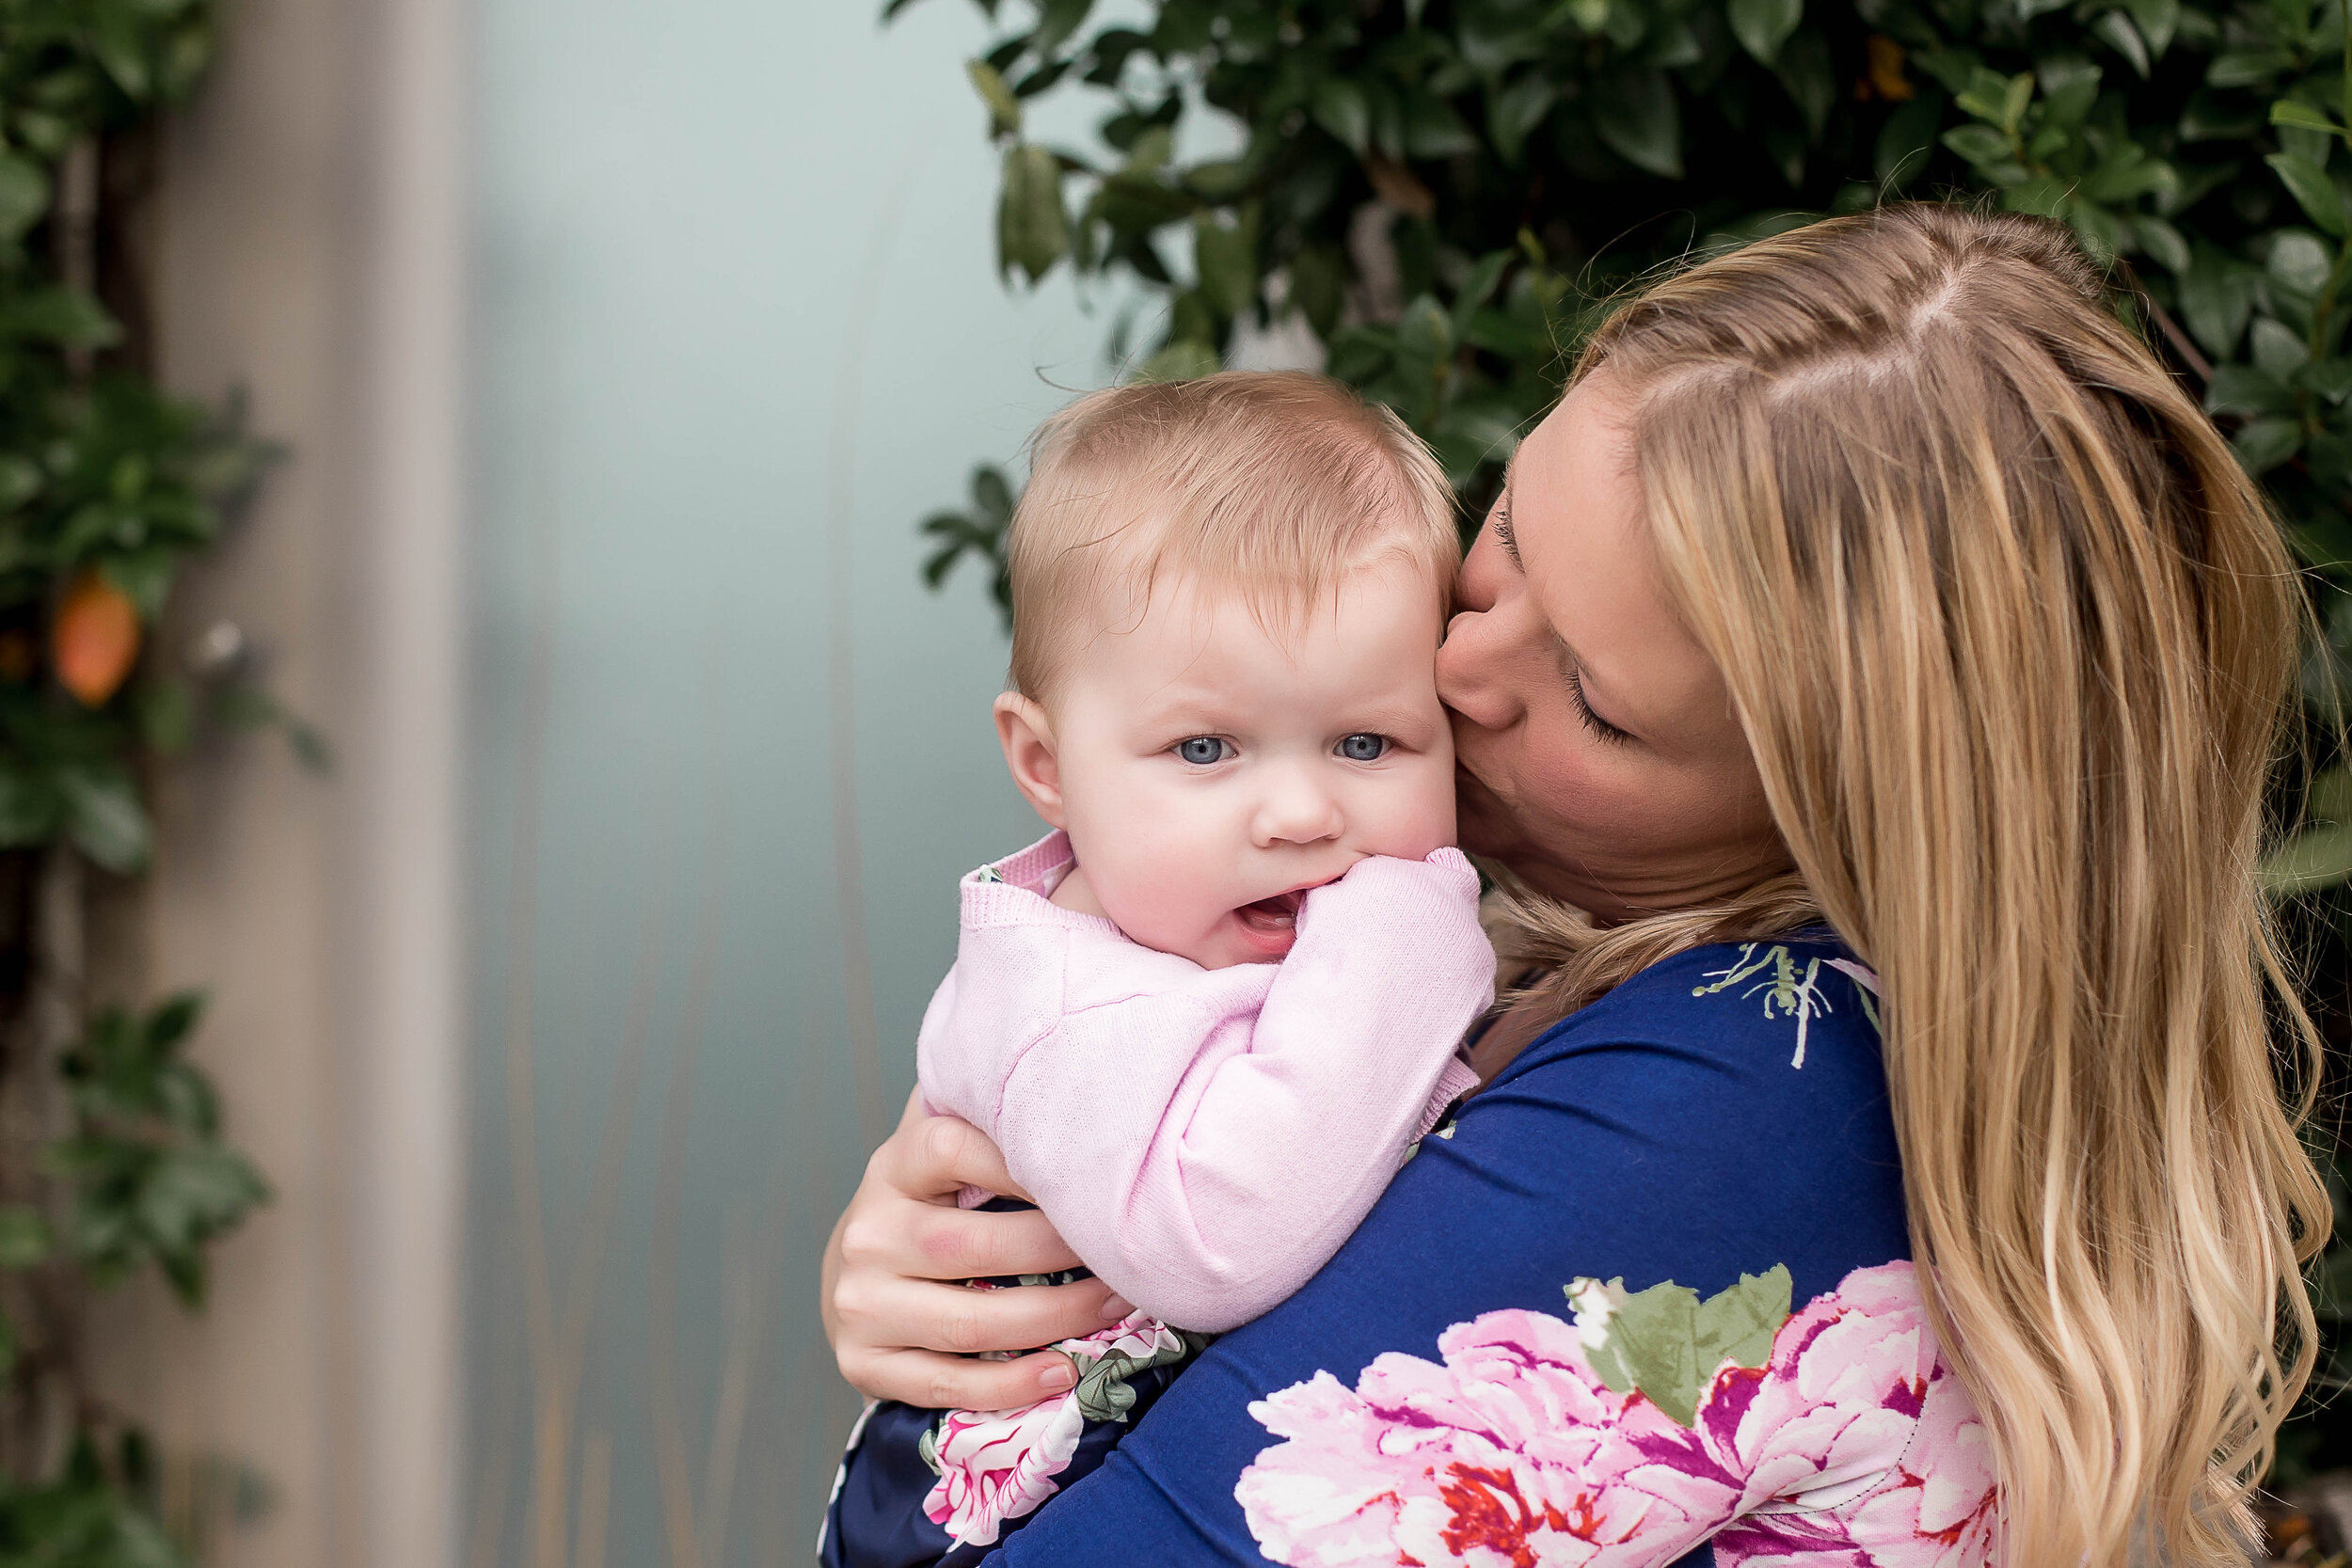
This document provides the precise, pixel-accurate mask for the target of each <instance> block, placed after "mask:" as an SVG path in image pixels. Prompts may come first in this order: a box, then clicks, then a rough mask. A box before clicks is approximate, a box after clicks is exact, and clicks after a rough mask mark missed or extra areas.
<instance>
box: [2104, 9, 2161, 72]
mask: <svg viewBox="0 0 2352 1568" xmlns="http://www.w3.org/2000/svg"><path fill="white" fill-rule="evenodd" d="M2090 31H2091V34H2092V36H2093V37H2095V38H2097V39H2098V40H2100V41H2101V42H2103V43H2105V44H2106V46H2107V47H2108V48H2110V49H2112V50H2114V51H2115V52H2116V53H2117V54H2119V55H2122V56H2123V59H2124V61H2125V63H2127V64H2128V65H2130V67H2131V68H2132V71H2133V73H2134V74H2135V75H2137V76H2138V77H2139V78H2140V79H2141V80H2142V81H2145V80H2146V79H2147V76H2148V69H2149V65H2150V63H2151V62H2150V60H2149V56H2148V45H2147V42H2146V40H2143V39H2141V38H2140V36H2139V29H2138V28H2137V26H2135V25H2134V24H2133V23H2132V19H2131V18H2130V17H2129V16H2128V15H2126V14H2125V13H2123V12H2122V11H2108V12H2106V14H2104V15H2102V16H2099V17H2096V18H2094V19H2093V20H2092V22H2091V24H2090Z"/></svg>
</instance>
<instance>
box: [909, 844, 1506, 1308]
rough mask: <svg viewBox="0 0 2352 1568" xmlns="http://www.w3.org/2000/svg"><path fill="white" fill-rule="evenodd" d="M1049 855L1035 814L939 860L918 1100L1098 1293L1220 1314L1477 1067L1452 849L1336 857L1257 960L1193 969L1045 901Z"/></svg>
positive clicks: (1314, 1247)
mask: <svg viewBox="0 0 2352 1568" xmlns="http://www.w3.org/2000/svg"><path fill="white" fill-rule="evenodd" d="M1071 864H1072V858H1071V850H1070V841H1069V839H1068V838H1067V837H1066V836H1064V835H1063V834H1061V833H1058V832H1057V833H1054V834H1052V835H1050V836H1048V837H1047V838H1045V839H1043V840H1041V841H1040V842H1039V843H1037V844H1034V845H1032V846H1030V847H1028V848H1026V849H1024V850H1023V851H1021V853H1019V854H1017V855H1014V856H1012V857H1010V858H1009V859H1007V860H1004V861H1000V862H998V863H996V864H995V865H993V866H991V867H989V868H987V869H986V870H982V871H977V872H974V873H973V874H972V875H971V876H969V877H966V878H965V879H963V882H962V888H961V891H962V905H963V917H962V935H961V940H960V941H959V942H958V945H957V950H956V963H955V967H954V968H953V969H951V970H950V971H948V974H947V977H946V979H945V980H943V981H942V982H940V987H939V990H938V992H937V994H935V995H934V996H933V997H932V998H931V1004H930V1008H929V1009H928V1010H927V1011H926V1012H925V1013H924V1015H923V1030H922V1035H921V1037H920V1040H919V1044H918V1048H917V1053H916V1062H917V1070H918V1072H919V1074H920V1078H921V1082H922V1088H923V1098H924V1100H925V1101H927V1102H928V1103H929V1104H930V1108H931V1109H932V1110H933V1111H934V1112H938V1113H944V1114H951V1115H954V1116H960V1117H963V1118H964V1119H965V1120H967V1121H970V1122H972V1123H973V1124H974V1125H975V1126H977V1127H978V1128H979V1129H980V1130H981V1131H982V1132H986V1133H987V1134H988V1135H989V1136H990V1137H992V1138H993V1139H994V1140H995V1142H996V1144H997V1146H998V1147H999V1148H1002V1149H1003V1150H1004V1152H1005V1162H1006V1164H1007V1166H1008V1167H1009V1169H1010V1171H1011V1173H1012V1177H1013V1180H1016V1181H1018V1182H1019V1183H1020V1184H1021V1185H1022V1186H1023V1187H1025V1189H1027V1191H1028V1192H1029V1193H1030V1195H1031V1196H1034V1197H1035V1198H1036V1199H1037V1202H1038V1206H1039V1207H1040V1208H1041V1209H1043V1210H1044V1211H1045V1213H1046V1215H1047V1217H1048V1218H1050V1219H1051V1220H1052V1221H1053V1222H1054V1225H1055V1227H1056V1228H1057V1229H1058V1230H1059V1231H1060V1232H1061V1234H1062V1237H1063V1239H1064V1240H1066V1241H1067V1242H1068V1243H1070V1244H1071V1246H1072V1247H1073V1248H1074V1249H1075V1250H1076V1252H1077V1254H1078V1256H1079V1257H1081V1258H1083V1259H1085V1260H1086V1262H1087V1264H1088V1266H1089V1267H1090V1268H1092V1269H1093V1270H1094V1272H1095V1273H1096V1274H1097V1275H1101V1276H1102V1277H1103V1278H1104V1280H1106V1281H1108V1282H1109V1284H1110V1285H1111V1287H1112V1289H1114V1290H1116V1291H1118V1292H1119V1293H1120V1295H1123V1296H1125V1297H1126V1298H1127V1299H1128V1300H1129V1301H1131V1302H1134V1303H1135V1304H1136V1306H1137V1307H1141V1308H1142V1309H1144V1310H1145V1311H1147V1312H1150V1313H1152V1315H1153V1316H1155V1317H1158V1318H1160V1319H1162V1320H1164V1321H1166V1322H1168V1323H1179V1324H1182V1325H1183V1326H1184V1327H1186V1328H1195V1329H1201V1330H1204V1331H1208V1332H1216V1331H1220V1330H1223V1329H1228V1328H1232V1327H1234V1326H1236V1325H1237V1324H1240V1323H1247V1322H1248V1321H1249V1320H1250V1319H1252V1318H1254V1317H1256V1316H1258V1314H1259V1313H1261V1312H1263V1311H1264V1310H1265V1309H1266V1308H1267V1307H1271V1306H1273V1305H1274V1304H1275V1303H1276V1302H1279V1301H1280V1300H1282V1299H1283V1298H1284V1297H1286V1296H1288V1295H1289V1294H1290V1293H1291V1292H1292V1291H1295V1290H1296V1289H1298V1287H1299V1286H1301V1285H1303V1284H1305V1283H1306V1281H1307V1280H1308V1279H1309V1278H1310V1277H1311V1276H1312V1275H1313V1274H1314V1273H1315V1271H1316V1270H1317V1269H1319V1268H1321V1267H1322V1266H1323V1264H1324V1262H1325V1261H1326V1260H1327V1259H1328V1258H1329V1257H1330V1256H1331V1254H1332V1253H1333V1252H1335V1251H1337V1250H1338V1248H1339V1245H1340V1243H1342V1242H1343V1241H1345V1240H1346V1239H1347V1237H1348V1234H1349V1232H1351V1231H1353V1230H1354V1229H1355V1228H1356V1225H1357V1222H1358V1221H1359V1220H1361V1219H1362V1218H1363V1216H1364V1214H1365V1213H1366V1212H1368V1211H1369V1210H1370V1209H1371V1208H1372V1204H1373V1200H1374V1199H1375V1198H1376V1197H1378V1196H1380V1192H1381V1190H1382V1189H1383V1188H1384V1187H1386V1186H1387V1185H1388V1183H1389V1179H1390V1178H1391V1176H1393V1175H1394V1174H1395V1173H1396V1168H1397V1166H1398V1164H1401V1163H1402V1162H1403V1160H1404V1158H1405V1154H1406V1150H1407V1149H1408V1148H1410V1147H1411V1146H1412V1144H1413V1143H1414V1141H1415V1140H1416V1139H1418V1138H1420V1137H1421V1136H1422V1134H1423V1133H1424V1132H1428V1131H1429V1129H1430V1128H1431V1127H1432V1126H1433V1125H1434V1124H1435V1123H1436V1121H1437V1118H1438V1116H1439V1115H1440V1114H1441V1113H1442V1112H1443V1111H1444V1109H1445V1107H1446V1105H1447V1104H1448V1103H1450V1102H1451V1101H1453V1100H1454V1098H1455V1097H1457V1096H1458V1095H1460V1094H1461V1093H1462V1092H1463V1091H1464V1090H1466V1089H1468V1088H1469V1087H1470V1085H1472V1084H1474V1083H1475V1082H1476V1076H1475V1075H1474V1074H1473V1073H1471V1071H1470V1069H1469V1068H1468V1067H1467V1066H1466V1065H1465V1064H1464V1063H1463V1062H1462V1061H1461V1059H1460V1058H1459V1057H1458V1056H1456V1055H1455V1053H1454V1049H1455V1046H1456V1045H1457V1044H1458V1042H1459V1041H1460V1039H1461V1037H1462V1034H1463V1032H1464V1031H1465V1030H1466V1029H1467V1028H1468V1027H1469V1026H1470V1022H1471V1021H1472V1020H1474V1019H1475V1018H1476V1017H1477V1015H1478V1013H1479V1012H1480V1010H1481V1009H1483V1008H1484V1007H1485V1006H1486V1004H1487V1002H1488V1000H1489V999H1490V997H1491V996H1492V994H1493V985H1494V953H1493V950H1492V949H1491V948H1490V947H1489V946H1488V945H1487V942H1486V936H1485V933H1484V932H1482V931H1481V930H1480V928H1479V925H1478V878H1477V875H1476V874H1475V873H1474V872H1472V871H1471V869H1470V863H1469V862H1468V861H1466V860H1464V859H1463V858H1462V856H1461V854H1460V852H1459V851H1457V850H1454V849H1440V850H1438V852H1437V853H1435V854H1433V855H1431V856H1430V857H1429V858H1428V859H1427V860H1426V861H1402V860H1390V859H1385V858H1375V859H1372V860H1367V861H1362V862H1359V863H1357V864H1356V865H1355V866H1354V867H1353V868H1352V869H1350V870H1349V872H1348V873H1347V875H1346V876H1344V877H1343V878H1341V879H1339V880H1338V881H1336V882H1333V883H1330V884H1329V885H1327V886H1325V887H1320V888H1317V889H1315V890H1314V891H1313V892H1312V893H1310V894H1309V895H1307V900H1306V904H1305V907H1304V908H1303V909H1301V910H1300V911H1299V915H1298V935H1297V940H1296V942H1295V944H1294V945H1293V947H1292V949H1291V952H1290V956H1289V957H1288V958H1284V959H1283V960H1282V961H1281V962H1280V963H1279V964H1243V965H1238V966H1235V967H1233V968H1231V969H1214V970H1210V969H1202V968H1200V966H1199V965H1198V964H1195V963H1193V962H1192V961H1191V960H1190V959H1187V958H1177V957H1176V956H1174V955H1173V954H1168V953H1161V952H1156V951H1154V950H1152V949H1151V948H1148V947H1144V946H1141V945H1139V944H1137V943H1136V942H1131V941H1129V940H1128V939H1127V938H1126V937H1125V936H1124V935H1122V934H1121V933H1120V929H1119V927H1116V926H1114V925H1112V924H1111V923H1110V922H1109V921H1107V920H1104V919H1102V918H1100V917H1098V916H1095V915H1088V914H1080V913H1077V912H1075V911H1071V910H1065V909H1063V908H1061V907H1060V906H1058V905H1057V904H1053V903H1050V902H1048V901H1047V895H1048V894H1050V893H1051V892H1052V890H1053V887H1054V885H1055V883H1057V881H1058V880H1059V879H1060V878H1061V876H1062V874H1063V873H1065V872H1067V871H1068V870H1069V868H1070V866H1071ZM991 873H993V874H994V875H993V876H992V875H991Z"/></svg>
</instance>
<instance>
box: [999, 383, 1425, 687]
mask: <svg viewBox="0 0 2352 1568" xmlns="http://www.w3.org/2000/svg"><path fill="white" fill-rule="evenodd" d="M1007 553H1008V557H1009V568H1010V576H1011V579H1012V685H1013V689H1015V690H1017V691H1019V692H1020V693H1022V695H1024V696H1026V697H1029V698H1032V699H1035V700H1038V701H1043V700H1045V698H1046V696H1047V694H1048V692H1049V691H1050V690H1051V689H1052V686H1053V683H1054V681H1055V679H1056V677H1057V675H1058V674H1059V673H1061V666H1062V664H1063V663H1064V662H1065V661H1066V660H1067V659H1068V658H1069V657H1071V655H1072V654H1073V652H1075V651H1076V650H1077V649H1078V648H1081V647H1083V646H1085V644H1086V643H1087V642H1088V641H1090V640H1091V639H1092V637H1093V636H1094V635H1095V633H1097V632H1099V631H1100V630H1102V629H1103V627H1104V626H1106V625H1108V624H1110V622H1111V620H1112V618H1113V617H1115V616H1116V615H1118V614H1120V613H1121V612H1128V611H1131V612H1135V613H1140V611H1141V609H1142V607H1143V606H1144V605H1145V604H1146V603H1147V602H1149V600H1150V597H1151V594H1152V586H1153V584H1154V583H1155V582H1156V581H1157V580H1158V578H1159V575H1160V573H1161V572H1163V571H1168V572H1173V573H1176V574H1178V575H1180V576H1182V577H1184V578H1191V579H1193V580H1196V581H1199V582H1201V583H1203V584H1204V585H1206V586H1208V587H1210V588H1212V589H1215V590H1225V591H1232V592H1233V593H1237V594H1240V595H1242V597H1243V598H1244V599H1245V601H1246V602H1247V603H1248V605H1249V608H1250V610H1251V611H1252V613H1254V614H1255V615H1256V616H1257V617H1258V618H1259V620H1260V621H1261V622H1262V623H1263V624H1265V625H1267V626H1269V627H1270V628H1279V627H1283V626H1287V625H1289V624H1292V623H1294V622H1295V619H1296V618H1297V617H1298V616H1299V615H1301V614H1302V613H1304V612H1305V611H1306V610H1308V609H1309V607H1311V605H1312V604H1313V603H1314V602H1315V601H1316V600H1317V599H1319V598H1321V597H1322V596H1323V595H1325V594H1329V593H1333V592H1336V591H1337V589H1338V587H1339V585H1340V583H1341V581H1342V580H1343V578H1346V577H1347V575H1348V574H1349V573H1351V572H1353V571H1356V570H1357V569H1359V568H1360V567H1363V566H1365V565H1368V564H1371V563H1372V562H1374V561H1375V560H1377V559H1380V558H1382V557H1384V556H1389V555H1391V554H1392V555H1394V556H1397V557H1399V558H1401V559H1403V560H1404V561H1406V562H1407V563H1408V564H1410V565H1411V566H1413V567H1415V568H1417V569H1418V570H1420V571H1422V572H1423V573H1424V574H1426V576H1427V578H1428V580H1429V582H1430V584H1431V589H1430V592H1431V593H1432V594H1434V595H1435V596H1436V597H1437V599H1438V608H1439V610H1440V612H1441V613H1442V611H1443V609H1444V601H1445V597H1446V595H1447V594H1449V593H1450V592H1451V590H1452V586H1453V578H1454V568H1455V567H1456V566H1457V565H1458V564H1459V563H1460V561H1461V541H1460V538H1459V535H1458V534H1457V533H1456V531H1455V529H1454V492H1453V490H1452V489H1451V488H1450V487H1449V486H1448V485H1447V483H1446V479H1445V473H1444V470H1443V469H1441V468H1440V467H1438V461H1437V459H1436V458H1435V457H1433V456H1431V455H1430V452H1429V449H1428V448H1427V447H1425V446H1423V445H1422V443H1421V441H1420V439H1419V438H1418V437H1416V436H1414V435H1413V433H1412V432H1411V431H1410V430H1408V429H1406V426H1405V423H1404V421H1403V420H1399V419H1398V418H1397V417H1396V416H1395V415H1394V414H1391V412H1389V410H1387V409H1386V408H1380V407H1375V406H1372V405H1369V404H1365V403H1364V402H1363V400H1362V399H1360V398H1359V397H1357V396H1356V395H1355V393H1353V392H1351V391H1349V390H1348V389H1347V388H1344V387H1343V386H1341V385H1340V384H1339V383H1338V382H1335V381H1329V380H1327V379H1325V378H1324V377H1322V376H1318V375H1307V374H1304V373H1301V372H1290V371H1255V372H1253V371H1229V372H1225V373H1223V374H1220V375H1211V376H1203V377H1201V378H1200V379H1199V380H1197V381H1179V382H1161V383H1150V384H1145V385H1140V386H1134V387H1116V388H1109V389H1107V390H1104V391H1100V392H1090V393H1089V394H1088V395H1087V396H1085V397H1082V398H1080V399H1078V401H1077V402H1075V403H1073V404H1071V405H1070V406H1069V407H1067V408H1065V409H1063V410H1062V411H1061V412H1060V413H1058V414H1057V415H1055V416H1054V417H1053V418H1052V419H1050V420H1046V421H1045V423H1044V425H1043V426H1042V427H1041V429H1040V430H1039V431H1038V433H1037V436H1036V438H1035V441H1034V443H1033V445H1032V455H1031V459H1030V469H1029V484H1028V488H1027V490H1026V491H1025V493H1024V494H1023V496H1022V498H1021V504H1020V506H1019V507H1018V508H1017V509H1016V510H1015V512H1014V514H1013V519H1012V531H1011V537H1010V540H1009V543H1008V546H1007ZM1114 589H1116V590H1118V591H1120V593H1122V594H1124V595H1126V597H1125V600H1124V602H1123V604H1112V603H1110V602H1109V601H1110V596H1111V593H1112V591H1113V590H1114Z"/></svg>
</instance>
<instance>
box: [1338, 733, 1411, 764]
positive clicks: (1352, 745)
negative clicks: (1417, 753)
mask: <svg viewBox="0 0 2352 1568" xmlns="http://www.w3.org/2000/svg"><path fill="white" fill-rule="evenodd" d="M1394 744H1395V742H1393V741H1391V739H1390V738H1389V737H1388V736H1385V735H1374V734H1373V733H1371V732H1370V731H1368V730H1366V731H1359V733H1357V734H1355V735H1350V736H1341V737H1340V743H1339V744H1338V745H1337V746H1334V747H1333V748H1331V753H1332V755H1334V756H1338V757H1344V758H1345V759H1346V760H1348V761H1349V762H1378V761H1379V760H1380V759H1381V758H1382V757H1385V756H1387V755H1388V754H1389V750H1390V748H1391V746H1393V745H1394Z"/></svg>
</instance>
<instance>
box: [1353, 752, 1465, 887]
mask: <svg viewBox="0 0 2352 1568" xmlns="http://www.w3.org/2000/svg"><path fill="white" fill-rule="evenodd" d="M1381 783H1382V784H1383V785H1386V786H1389V787H1385V788H1383V789H1382V791H1381V792H1380V796H1379V799H1378V800H1376V802H1375V804H1374V807H1373V811H1372V814H1371V821H1372V823H1373V831H1372V832H1368V833H1367V834H1366V835H1365V840H1364V843H1363V846H1362V847H1364V848H1365V849H1366V850H1368V851H1369V852H1370V853H1372V854H1375V855H1392V856H1394V857H1396V858H1397V859H1399V860H1415V861H1417V860H1422V859H1423V858H1425V857H1426V856H1428V855H1429V854H1430V852H1431V851H1433V850H1437V849H1442V848H1444V847H1447V846H1448V845H1450V844H1452V843H1453V842H1454V769H1453V768H1452V766H1451V763H1450V759H1449V760H1448V762H1446V763H1440V762H1438V760H1437V759H1436V758H1429V757H1424V758H1419V759H1416V761H1415V762H1414V763H1413V765H1412V766H1411V767H1410V768H1400V769H1398V770H1397V771H1396V772H1395V773H1393V774H1391V775H1389V776H1388V777H1387V778H1384V779H1383V780H1382V781H1381Z"/></svg>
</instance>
